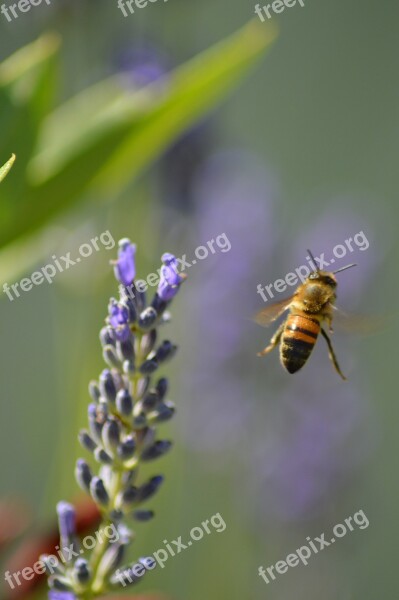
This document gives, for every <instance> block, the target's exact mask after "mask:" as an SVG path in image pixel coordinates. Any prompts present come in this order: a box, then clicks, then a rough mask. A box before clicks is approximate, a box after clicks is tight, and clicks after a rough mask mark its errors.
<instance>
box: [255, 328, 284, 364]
mask: <svg viewBox="0 0 399 600" xmlns="http://www.w3.org/2000/svg"><path fill="white" fill-rule="evenodd" d="M284 325H285V323H281V325H280V327H279V328H278V329H277V331H276V333H275V334H274V335H273V337H272V339H271V340H270V344H269V345H268V346H266V348H265V349H264V350H262V351H261V352H258V356H265V354H268V353H269V352H271V351H272V350H273V348H275V347H276V346H278V344H279V343H280V339H281V336H282V334H283V331H284Z"/></svg>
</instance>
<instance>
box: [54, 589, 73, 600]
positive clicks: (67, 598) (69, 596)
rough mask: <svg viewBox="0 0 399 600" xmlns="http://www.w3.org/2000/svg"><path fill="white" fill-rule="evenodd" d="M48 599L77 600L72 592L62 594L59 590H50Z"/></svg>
mask: <svg viewBox="0 0 399 600" xmlns="http://www.w3.org/2000/svg"><path fill="white" fill-rule="evenodd" d="M48 598H49V600H76V596H75V594H73V593H72V592H60V591H58V590H50V591H49V593H48Z"/></svg>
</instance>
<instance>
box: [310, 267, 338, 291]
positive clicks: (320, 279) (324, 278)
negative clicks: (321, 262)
mask: <svg viewBox="0 0 399 600" xmlns="http://www.w3.org/2000/svg"><path fill="white" fill-rule="evenodd" d="M308 282H309V283H321V284H324V285H328V286H329V287H331V288H332V289H335V288H336V287H337V280H336V278H335V275H334V273H331V272H329V271H313V273H311V274H310V275H309V277H308Z"/></svg>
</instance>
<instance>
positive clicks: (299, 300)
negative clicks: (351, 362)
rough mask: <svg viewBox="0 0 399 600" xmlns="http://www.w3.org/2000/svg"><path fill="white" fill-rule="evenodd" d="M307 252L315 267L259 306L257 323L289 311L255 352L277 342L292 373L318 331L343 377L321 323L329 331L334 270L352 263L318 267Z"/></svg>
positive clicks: (268, 350)
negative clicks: (287, 291)
mask: <svg viewBox="0 0 399 600" xmlns="http://www.w3.org/2000/svg"><path fill="white" fill-rule="evenodd" d="M308 252H309V250H308ZM309 255H310V257H311V259H312V261H313V264H314V265H315V267H316V270H315V271H314V272H313V273H311V274H310V275H309V277H308V278H307V279H306V281H305V282H304V283H303V284H302V285H300V286H298V288H297V289H296V291H295V294H294V295H293V296H291V297H290V298H286V299H285V300H282V301H281V302H276V303H274V304H272V305H271V306H268V307H267V308H264V309H262V310H261V311H259V312H258V313H257V315H256V316H255V321H256V322H257V323H258V324H259V325H264V326H267V325H269V324H270V323H271V322H273V321H275V320H276V319H277V318H278V317H279V316H280V315H282V314H283V313H284V312H285V311H286V310H289V311H290V312H289V315H288V317H287V318H286V319H285V321H284V322H283V323H282V324H281V325H280V327H279V328H278V329H277V331H276V333H275V334H274V335H273V337H272V338H271V340H270V344H269V345H268V346H266V348H265V349H264V350H262V352H259V353H258V356H265V354H268V353H269V352H271V351H272V350H273V349H274V348H275V347H276V346H278V344H280V360H281V363H282V365H283V366H284V367H285V368H286V369H287V371H288V372H289V373H296V372H297V371H299V369H301V368H302V367H303V365H304V364H305V363H306V361H307V360H308V358H309V356H310V354H311V352H312V350H313V347H314V345H315V343H316V340H317V337H318V335H319V333H320V332H321V335H322V336H323V337H324V339H325V340H326V342H327V346H328V355H329V357H330V360H331V361H332V363H333V365H334V368H335V370H336V371H337V373H338V374H339V375H340V376H341V377H342V379H346V377H344V375H343V374H342V371H341V369H340V367H339V364H338V361H337V358H336V356H335V352H334V349H333V347H332V344H331V340H330V338H329V336H328V334H327V332H326V331H325V330H324V329H323V327H322V324H323V323H324V321H325V322H326V323H327V325H328V329H329V332H330V333H332V317H333V310H334V309H335V306H334V303H335V300H336V294H335V290H336V287H337V280H336V278H335V274H336V273H339V272H341V271H345V270H346V269H350V268H351V267H354V266H356V265H354V264H351V265H347V266H346V267H342V268H341V269H338V270H337V271H334V272H329V271H320V270H319V269H318V268H317V263H316V261H315V259H314V257H313V255H312V253H311V252H309Z"/></svg>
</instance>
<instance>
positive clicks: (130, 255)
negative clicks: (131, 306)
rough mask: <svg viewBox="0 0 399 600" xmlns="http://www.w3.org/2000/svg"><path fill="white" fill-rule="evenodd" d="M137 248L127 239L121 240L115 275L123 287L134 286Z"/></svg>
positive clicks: (115, 264)
mask: <svg viewBox="0 0 399 600" xmlns="http://www.w3.org/2000/svg"><path fill="white" fill-rule="evenodd" d="M135 255H136V246H135V244H132V243H131V241H130V240H129V239H127V238H124V239H123V240H120V242H119V250H118V260H116V261H115V263H114V273H115V277H116V279H117V280H118V281H120V282H121V283H122V284H123V285H126V286H127V285H132V283H133V280H134V278H135V276H136V263H135Z"/></svg>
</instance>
